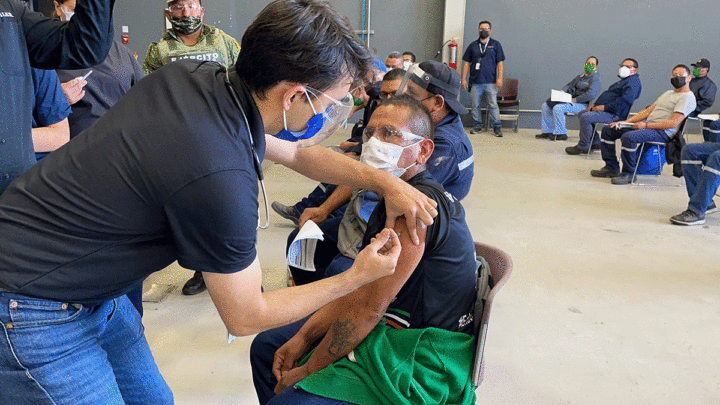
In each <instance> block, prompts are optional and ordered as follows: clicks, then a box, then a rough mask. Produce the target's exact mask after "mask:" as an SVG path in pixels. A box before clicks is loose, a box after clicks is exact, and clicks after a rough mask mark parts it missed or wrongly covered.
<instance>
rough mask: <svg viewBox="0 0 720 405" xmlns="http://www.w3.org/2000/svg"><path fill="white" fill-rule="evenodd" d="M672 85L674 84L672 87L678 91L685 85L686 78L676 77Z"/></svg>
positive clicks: (671, 80)
mask: <svg viewBox="0 0 720 405" xmlns="http://www.w3.org/2000/svg"><path fill="white" fill-rule="evenodd" d="M670 84H672V86H673V87H675V88H676V89H679V88H681V87H682V86H684V85H685V77H684V76H675V77H673V78H671V79H670Z"/></svg>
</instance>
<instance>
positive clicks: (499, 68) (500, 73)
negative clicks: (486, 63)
mask: <svg viewBox="0 0 720 405" xmlns="http://www.w3.org/2000/svg"><path fill="white" fill-rule="evenodd" d="M504 72H505V67H504V64H503V63H502V61H500V62H498V64H497V79H498V80H502V79H503V77H505V76H504Z"/></svg>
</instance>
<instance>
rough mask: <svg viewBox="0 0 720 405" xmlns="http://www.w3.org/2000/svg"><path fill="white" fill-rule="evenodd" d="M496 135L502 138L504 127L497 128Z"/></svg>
mask: <svg viewBox="0 0 720 405" xmlns="http://www.w3.org/2000/svg"><path fill="white" fill-rule="evenodd" d="M495 136H496V137H497V138H502V136H503V133H502V129H500V128H495Z"/></svg>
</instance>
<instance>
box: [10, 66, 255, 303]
mask: <svg viewBox="0 0 720 405" xmlns="http://www.w3.org/2000/svg"><path fill="white" fill-rule="evenodd" d="M229 86H230V85H229V84H227V82H226V73H225V69H224V68H223V67H221V66H220V65H218V64H216V63H212V62H197V61H183V62H178V63H172V64H169V65H167V66H165V67H163V68H161V69H159V70H158V71H157V72H156V73H153V74H152V75H150V76H149V77H147V78H146V79H144V80H142V81H140V82H139V83H138V84H137V85H136V86H134V87H133V88H132V89H131V90H130V91H129V92H128V93H127V94H126V96H125V97H123V98H122V99H121V100H120V101H119V102H118V103H117V104H116V105H115V106H114V107H113V108H112V109H110V111H108V112H107V114H105V115H104V116H103V117H102V118H100V119H99V120H98V121H97V122H96V123H95V124H94V125H93V126H91V127H90V128H88V129H87V130H86V131H84V132H83V133H82V134H80V135H79V136H77V137H75V138H73V139H72V140H71V141H70V142H69V143H68V144H66V145H65V146H63V147H61V148H60V149H58V150H57V151H55V152H53V153H51V154H50V155H49V156H48V157H47V158H45V159H43V160H42V161H41V162H40V163H39V164H37V165H35V166H34V167H33V168H31V169H30V170H29V171H28V172H27V173H25V174H24V175H23V176H21V177H20V178H19V179H17V180H16V181H15V182H14V183H12V184H11V186H10V187H9V188H8V189H7V190H6V191H5V192H4V193H3V194H2V195H1V196H0V286H3V288H6V289H10V290H13V291H16V292H18V293H20V294H25V295H28V296H33V297H40V298H45V299H52V300H57V301H64V302H72V303H80V304H84V305H97V304H99V303H102V302H103V301H105V300H107V299H111V298H114V297H118V296H121V295H123V294H125V293H126V292H127V291H128V290H129V289H130V288H131V287H132V286H133V285H134V284H136V283H137V282H138V281H139V280H142V279H143V278H145V277H147V276H148V275H149V274H151V273H153V272H155V271H158V270H160V269H162V268H164V267H166V266H167V265H168V264H170V263H172V262H173V261H174V260H177V261H178V262H179V264H180V265H181V266H183V267H185V268H188V269H192V270H201V271H208V272H218V273H233V272H236V271H239V270H242V269H244V268H246V267H247V266H248V265H250V264H251V263H252V261H253V260H254V259H255V256H256V251H255V242H256V236H257V234H256V226H257V220H258V201H257V193H258V187H257V174H256V172H255V169H254V165H253V160H252V154H251V149H250V140H249V135H248V133H247V130H246V127H245V124H244V121H243V119H242V115H241V112H240V111H239V109H238V107H237V104H235V101H234V99H233V98H232V94H231V92H230V91H231V88H230V87H229ZM234 87H235V88H236V92H237V95H238V98H239V100H240V103H241V104H242V106H243V110H244V112H245V114H246V116H247V119H248V121H249V123H250V127H251V133H252V134H253V137H254V141H255V145H256V148H257V149H258V155H259V156H263V155H264V151H265V143H264V133H265V131H264V128H263V124H262V120H261V117H260V113H259V112H258V110H257V107H256V106H255V104H254V101H253V99H252V97H251V96H250V93H249V91H248V90H247V88H245V87H244V86H243V85H242V84H240V86H239V88H238V87H237V86H234Z"/></svg>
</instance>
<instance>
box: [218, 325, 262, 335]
mask: <svg viewBox="0 0 720 405" xmlns="http://www.w3.org/2000/svg"><path fill="white" fill-rule="evenodd" d="M266 329H269V328H258V327H257V326H253V325H232V326H228V332H229V333H230V334H231V335H233V336H237V337H246V336H252V335H255V334H258V333H260V332H263V331H265V330H266Z"/></svg>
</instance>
